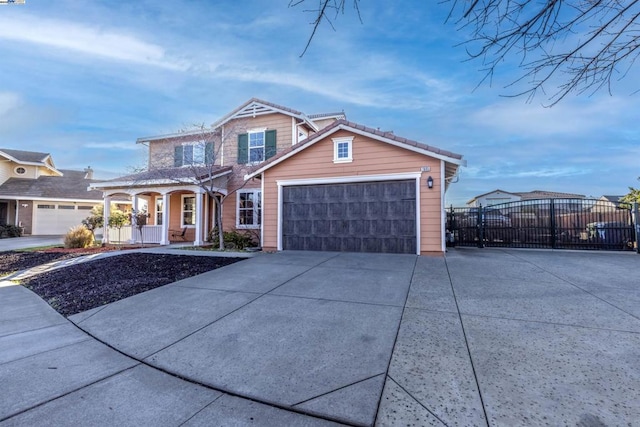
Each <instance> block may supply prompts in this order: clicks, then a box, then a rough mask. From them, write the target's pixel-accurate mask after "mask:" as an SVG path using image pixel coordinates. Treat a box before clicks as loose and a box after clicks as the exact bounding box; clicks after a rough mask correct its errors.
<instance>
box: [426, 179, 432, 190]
mask: <svg viewBox="0 0 640 427" xmlns="http://www.w3.org/2000/svg"><path fill="white" fill-rule="evenodd" d="M427 187H429V190H431V189H432V188H433V178H432V177H431V176H429V178H427Z"/></svg>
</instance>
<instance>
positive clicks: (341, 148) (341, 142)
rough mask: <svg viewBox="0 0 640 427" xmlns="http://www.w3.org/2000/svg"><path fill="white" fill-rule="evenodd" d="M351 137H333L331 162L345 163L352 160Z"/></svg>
mask: <svg viewBox="0 0 640 427" xmlns="http://www.w3.org/2000/svg"><path fill="white" fill-rule="evenodd" d="M352 145H353V137H352V136H350V137H344V138H333V162H334V163H346V162H351V161H353V150H352Z"/></svg>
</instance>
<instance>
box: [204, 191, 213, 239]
mask: <svg viewBox="0 0 640 427" xmlns="http://www.w3.org/2000/svg"><path fill="white" fill-rule="evenodd" d="M210 204H211V200H209V195H208V194H207V193H205V194H204V237H203V239H202V240H204V241H207V239H208V237H209V222H210V216H209V205H210Z"/></svg>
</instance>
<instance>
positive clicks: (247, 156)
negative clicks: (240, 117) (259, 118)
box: [238, 129, 277, 164]
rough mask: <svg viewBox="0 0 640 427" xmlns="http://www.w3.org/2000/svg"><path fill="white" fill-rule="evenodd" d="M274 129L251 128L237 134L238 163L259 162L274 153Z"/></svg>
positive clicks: (275, 146)
mask: <svg viewBox="0 0 640 427" xmlns="http://www.w3.org/2000/svg"><path fill="white" fill-rule="evenodd" d="M276 142H277V141H276V131H275V129H271V130H251V131H249V132H248V133H242V134H239V135H238V163H239V164H246V163H253V164H256V163H260V162H262V161H264V160H266V159H268V158H270V157H272V156H275V154H276V148H277V145H276Z"/></svg>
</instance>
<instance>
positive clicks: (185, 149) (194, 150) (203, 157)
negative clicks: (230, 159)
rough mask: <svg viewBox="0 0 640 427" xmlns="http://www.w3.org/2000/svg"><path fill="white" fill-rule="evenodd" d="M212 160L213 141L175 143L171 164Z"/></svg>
mask: <svg viewBox="0 0 640 427" xmlns="http://www.w3.org/2000/svg"><path fill="white" fill-rule="evenodd" d="M211 162H213V142H207V143H206V144H203V143H192V144H182V145H177V146H176V147H175V148H174V155H173V165H174V166H175V167H180V166H192V165H205V164H209V163H211Z"/></svg>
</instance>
